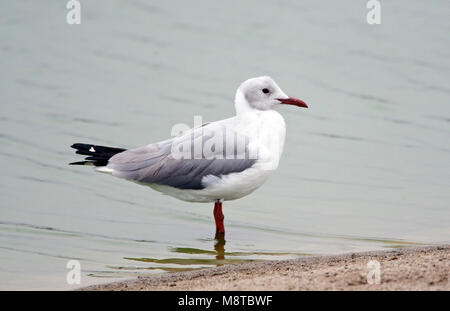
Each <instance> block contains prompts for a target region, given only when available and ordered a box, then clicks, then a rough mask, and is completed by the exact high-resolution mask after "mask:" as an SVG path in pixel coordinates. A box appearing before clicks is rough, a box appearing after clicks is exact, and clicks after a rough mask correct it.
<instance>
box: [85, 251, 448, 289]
mask: <svg viewBox="0 0 450 311" xmlns="http://www.w3.org/2000/svg"><path fill="white" fill-rule="evenodd" d="M369 260H377V261H379V263H380V272H381V273H380V277H381V282H380V284H368V283H367V273H368V268H367V263H368V262H369ZM449 273H450V245H441V246H430V247H415V248H407V249H397V250H389V251H375V252H364V253H351V254H344V255H337V256H314V257H304V258H300V259H295V260H286V261H266V262H257V263H245V264H237V265H227V266H222V267H217V268H207V269H202V270H197V271H189V272H178V273H170V274H160V275H152V276H145V277H138V278H137V279H134V280H126V281H121V282H114V283H109V284H102V285H94V286H89V287H86V288H83V289H82V290H450V285H449Z"/></svg>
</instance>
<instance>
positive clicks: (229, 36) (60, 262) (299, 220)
mask: <svg viewBox="0 0 450 311" xmlns="http://www.w3.org/2000/svg"><path fill="white" fill-rule="evenodd" d="M65 4H66V3H65V1H56V0H54V1H24V0H18V1H3V2H2V3H0V24H1V25H0V26H1V27H0V38H1V40H0V66H1V67H0V68H1V74H0V102H1V106H0V107H1V108H0V144H1V149H0V161H1V163H2V176H1V178H0V195H1V201H0V202H1V203H0V279H1V280H2V281H1V282H0V289H71V288H75V287H76V285H68V284H67V283H66V274H67V272H68V269H67V268H66V263H67V261H68V260H71V259H77V260H79V261H80V263H81V269H82V283H81V286H84V285H89V284H95V283H101V282H105V281H111V280H116V279H121V278H128V277H133V276H136V275H140V274H144V273H161V272H173V271H181V270H192V269H199V268H202V267H210V266H215V265H222V264H234V263H240V262H245V261H258V260H269V259H288V258H297V257H300V256H309V255H316V254H333V253H342V252H352V251H363V250H373V249H383V248H397V247H408V246H411V245H421V244H433V243H443V242H448V241H449V236H450V227H449V223H450V211H449V208H450V206H449V202H450V191H449V188H450V161H449V156H450V106H449V99H450V88H449V80H450V62H449V59H450V38H449V36H448V32H449V28H450V23H449V19H448V2H447V1H432V2H423V1H389V2H387V1H383V3H382V24H381V25H377V26H370V25H368V24H367V23H366V21H365V14H366V12H367V9H366V7H365V5H366V1H350V0H348V1H326V2H323V1H302V2H298V1H270V2H269V1H267V2H263V1H246V2H242V1H229V2H227V3H226V4H224V3H222V2H214V3H213V2H211V1H199V2H196V3H195V4H192V3H190V4H187V3H186V2H185V1H165V2H156V1H154V2H152V1H143V0H130V1H118V0H108V1H83V2H82V23H81V25H67V24H66V12H67V10H66V8H65ZM262 74H267V75H271V76H272V77H273V78H274V79H275V80H276V81H277V82H278V84H279V85H280V86H281V87H282V89H283V90H284V91H285V92H286V93H287V94H289V95H291V96H295V97H298V98H300V99H303V100H305V101H306V102H307V103H308V105H309V106H310V109H308V110H301V109H295V108H294V107H286V108H284V109H282V110H280V112H281V113H282V114H283V116H284V117H285V119H286V123H287V127H288V129H287V139H286V145H285V151H284V154H283V158H282V161H281V164H280V167H279V169H278V171H277V172H276V174H274V175H273V177H272V178H271V179H270V180H269V181H268V182H267V183H266V184H265V185H264V186H263V187H262V188H261V189H259V190H257V191H256V192H255V193H254V194H252V195H251V196H248V197H246V198H243V199H241V200H237V201H232V202H226V203H225V204H224V214H225V222H226V226H227V238H226V243H219V244H216V243H215V241H214V230H215V228H214V220H213V216H212V207H213V206H212V205H211V204H193V203H186V202H181V201H177V200H175V199H173V198H170V197H167V196H163V195H161V194H159V193H157V192H154V191H152V190H151V189H149V188H147V187H143V186H139V185H136V184H134V183H130V182H126V181H124V180H119V179H114V178H112V177H111V176H108V175H104V174H98V173H95V172H94V171H92V170H91V169H89V168H85V167H71V166H68V165H67V163H69V162H72V161H75V160H78V159H79V157H77V156H75V155H74V154H73V150H71V149H70V148H69V146H70V145H71V144H72V143H74V142H87V143H90V142H93V143H97V144H102V145H107V146H108V145H110V146H117V147H124V148H130V147H135V146H140V145H144V144H147V143H150V142H154V141H159V140H162V139H165V138H167V137H169V136H170V131H171V127H172V125H173V124H175V123H187V124H190V125H193V117H194V116H195V115H201V116H202V118H203V121H205V122H206V121H212V120H218V119H222V118H225V117H229V116H231V115H233V114H234V107H233V103H232V101H233V97H234V93H235V90H236V88H237V86H238V85H239V84H240V83H241V82H242V81H243V80H245V79H247V78H249V77H254V76H258V75H262Z"/></svg>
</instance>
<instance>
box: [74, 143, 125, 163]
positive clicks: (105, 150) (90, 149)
mask: <svg viewBox="0 0 450 311" xmlns="http://www.w3.org/2000/svg"><path fill="white" fill-rule="evenodd" d="M70 147H71V148H73V149H76V150H77V151H76V152H75V153H76V154H81V155H85V156H88V157H86V158H85V160H87V161H79V162H72V163H69V165H95V166H106V165H107V164H108V160H109V159H110V158H111V157H112V156H114V155H115V154H117V153H120V152H123V151H126V149H122V148H113V147H105V146H98V145H92V144H82V143H75V144H72V145H71V146H70Z"/></svg>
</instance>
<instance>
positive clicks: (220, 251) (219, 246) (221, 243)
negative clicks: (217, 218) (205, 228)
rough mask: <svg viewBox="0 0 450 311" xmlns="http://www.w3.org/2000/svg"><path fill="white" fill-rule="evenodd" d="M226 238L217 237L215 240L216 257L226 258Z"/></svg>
mask: <svg viewBox="0 0 450 311" xmlns="http://www.w3.org/2000/svg"><path fill="white" fill-rule="evenodd" d="M225 243H226V241H225V239H224V238H223V237H217V234H216V238H215V240H214V249H215V250H216V252H217V254H216V259H218V260H219V259H225Z"/></svg>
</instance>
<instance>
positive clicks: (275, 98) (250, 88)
mask: <svg viewBox="0 0 450 311" xmlns="http://www.w3.org/2000/svg"><path fill="white" fill-rule="evenodd" d="M280 104H287V105H295V106H299V107H305V108H308V106H307V105H306V104H305V103H304V102H303V101H301V100H299V99H296V98H293V97H289V96H287V95H286V94H285V93H284V92H283V91H282V90H281V89H280V87H279V86H278V85H277V84H276V83H275V81H273V80H272V78H271V77H268V76H262V77H257V78H251V79H248V80H246V81H244V82H243V83H242V84H241V85H240V86H239V88H238V90H237V92H236V98H235V107H236V113H237V114H240V113H243V112H246V111H249V110H255V109H256V110H269V109H273V108H274V107H275V106H277V105H280Z"/></svg>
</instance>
